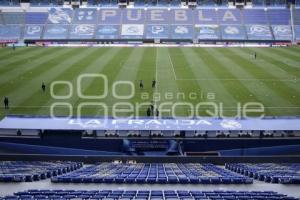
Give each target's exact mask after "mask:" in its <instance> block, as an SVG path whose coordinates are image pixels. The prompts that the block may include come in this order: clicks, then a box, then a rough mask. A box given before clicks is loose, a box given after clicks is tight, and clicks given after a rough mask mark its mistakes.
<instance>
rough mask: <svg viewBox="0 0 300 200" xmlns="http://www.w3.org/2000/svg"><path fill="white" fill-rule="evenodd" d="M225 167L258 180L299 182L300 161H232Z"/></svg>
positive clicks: (286, 182)
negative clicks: (255, 162) (254, 162)
mask: <svg viewBox="0 0 300 200" xmlns="http://www.w3.org/2000/svg"><path fill="white" fill-rule="evenodd" d="M225 168H226V169H229V170H232V171H234V172H237V173H240V174H243V175H245V176H249V177H251V178H254V179H258V180H260V181H265V182H271V183H282V184H300V163H292V164H291V163H282V164H275V163H260V164H252V163H233V164H226V165H225Z"/></svg>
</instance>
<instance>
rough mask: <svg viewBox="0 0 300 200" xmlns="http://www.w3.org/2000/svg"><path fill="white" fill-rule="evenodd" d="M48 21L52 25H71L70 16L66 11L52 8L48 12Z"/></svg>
mask: <svg viewBox="0 0 300 200" xmlns="http://www.w3.org/2000/svg"><path fill="white" fill-rule="evenodd" d="M48 20H49V22H51V23H52V24H63V23H71V16H70V14H69V13H68V11H67V10H64V9H61V8H52V9H51V10H50V11H49V17H48Z"/></svg>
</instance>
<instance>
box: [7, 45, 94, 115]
mask: <svg viewBox="0 0 300 200" xmlns="http://www.w3.org/2000/svg"><path fill="white" fill-rule="evenodd" d="M74 51H75V52H74V54H73V55H70V56H69V57H67V58H63V57H60V56H59V55H58V57H60V59H58V60H57V62H56V63H55V64H54V65H53V66H51V67H50V68H49V70H47V71H46V72H44V73H43V74H41V75H40V76H38V77H36V78H34V79H32V80H31V81H29V82H28V83H27V84H26V85H24V86H22V87H19V88H18V89H17V90H15V91H14V92H13V93H12V94H10V95H9V96H10V97H11V102H12V105H20V106H23V105H44V104H43V103H44V102H45V101H47V100H48V99H49V98H50V95H49V94H48V93H47V95H43V94H42V92H41V91H40V84H41V83H42V81H44V82H46V83H51V82H53V81H55V80H67V79H64V77H65V76H66V75H67V73H66V74H65V72H68V71H69V70H70V67H71V66H73V65H76V64H77V63H78V62H80V61H81V60H84V58H86V56H88V55H90V54H92V53H93V52H94V50H93V49H92V48H79V49H74ZM54 60H55V59H54ZM72 70H74V69H73V68H72ZM23 91H26V93H24V92H23ZM20 94H23V95H20ZM12 112H15V113H18V112H22V110H18V109H16V110H12ZM30 112H31V113H34V112H32V111H30Z"/></svg>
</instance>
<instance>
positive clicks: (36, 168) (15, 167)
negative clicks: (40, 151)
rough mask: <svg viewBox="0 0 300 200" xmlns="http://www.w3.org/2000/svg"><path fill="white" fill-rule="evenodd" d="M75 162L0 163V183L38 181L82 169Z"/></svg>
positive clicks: (79, 164) (80, 164) (80, 165)
mask: <svg viewBox="0 0 300 200" xmlns="http://www.w3.org/2000/svg"><path fill="white" fill-rule="evenodd" d="M82 165H83V164H82V163H75V162H59V161H56V162H28V161H1V162H0V182H23V181H27V182H30V181H38V180H41V179H46V178H50V177H53V176H57V175H61V174H64V173H67V172H71V171H74V170H76V169H79V168H80V167H82Z"/></svg>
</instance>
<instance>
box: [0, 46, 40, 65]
mask: <svg viewBox="0 0 300 200" xmlns="http://www.w3.org/2000/svg"><path fill="white" fill-rule="evenodd" d="M40 49H41V48H40V47H27V48H21V49H19V50H17V51H13V50H12V49H6V50H5V51H4V52H1V54H0V60H1V61H2V62H5V61H6V60H11V58H12V57H26V56H24V53H25V52H26V53H34V52H36V51H39V50H40Z"/></svg>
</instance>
